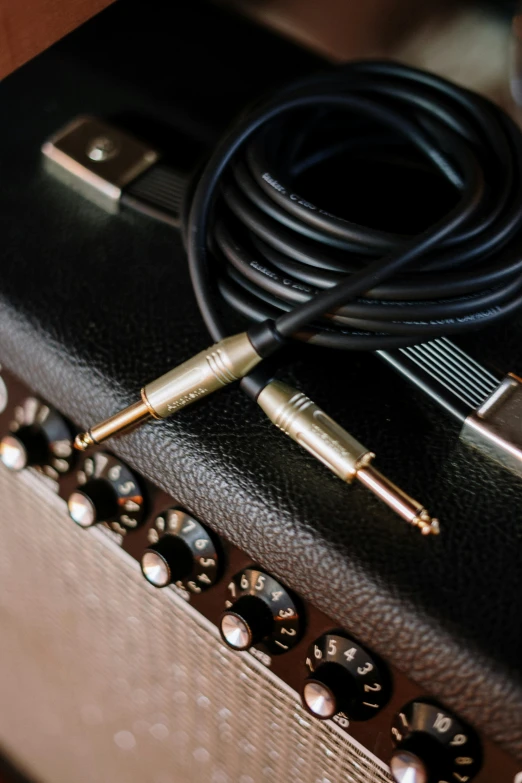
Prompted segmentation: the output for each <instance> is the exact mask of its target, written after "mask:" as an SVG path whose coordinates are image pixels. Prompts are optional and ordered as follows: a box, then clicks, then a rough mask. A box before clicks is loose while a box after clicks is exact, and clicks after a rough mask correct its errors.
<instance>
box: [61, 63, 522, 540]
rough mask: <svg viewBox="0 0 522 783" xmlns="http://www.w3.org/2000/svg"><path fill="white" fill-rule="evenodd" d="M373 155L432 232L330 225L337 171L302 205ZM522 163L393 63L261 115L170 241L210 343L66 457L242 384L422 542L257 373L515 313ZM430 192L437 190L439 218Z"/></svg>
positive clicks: (514, 151)
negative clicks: (180, 245) (289, 347)
mask: <svg viewBox="0 0 522 783" xmlns="http://www.w3.org/2000/svg"><path fill="white" fill-rule="evenodd" d="M383 156H384V158H388V159H390V158H392V159H393V160H394V161H396V162H397V161H398V162H399V170H400V167H401V166H402V168H403V170H404V171H405V170H406V169H407V168H408V166H411V165H413V166H416V167H417V168H418V169H419V171H421V172H425V173H427V177H426V186H425V187H424V188H420V190H419V192H418V194H416V196H418V200H420V201H423V202H424V205H425V211H426V212H427V214H428V215H430V216H431V220H428V222H427V223H426V225H425V226H423V227H422V228H421V229H420V230H419V231H418V232H416V233H408V231H407V230H405V231H403V232H402V233H397V232H396V231H394V230H393V226H391V227H387V228H386V230H384V229H383V228H382V227H380V226H376V227H374V226H369V225H367V224H364V223H362V222H358V221H357V220H350V219H349V217H350V216H348V217H346V216H345V215H344V213H343V212H342V211H340V212H339V213H336V212H335V211H334V210H332V208H331V206H329V203H328V202H330V203H333V201H335V199H333V200H332V198H330V197H329V191H330V190H333V189H335V190H336V193H337V195H336V197H337V198H338V195H339V192H341V195H342V194H343V192H344V193H345V194H346V195H347V197H348V196H349V197H350V198H351V199H352V201H353V199H354V196H353V193H351V190H350V188H351V183H350V176H349V172H348V175H347V176H346V177H345V179H342V178H341V176H340V175H339V174H338V175H337V176H336V175H335V173H334V176H333V177H332V182H331V185H332V187H331V188H330V187H329V183H328V182H327V183H326V187H325V183H324V182H323V183H321V187H320V188H319V190H320V191H321V193H314V192H311V190H312V189H309V190H307V191H306V192H303V191H300V188H299V184H300V183H301V182H304V181H306V177H307V176H308V177H310V175H311V178H312V180H313V178H314V174H315V173H316V172H317V171H318V170H320V169H321V167H324V166H325V165H326V166H328V165H330V167H332V165H333V166H334V167H335V165H336V163H337V162H338V161H340V160H341V158H343V157H344V159H346V158H347V159H348V160H351V161H352V162H355V161H358V162H359V164H360V161H361V160H362V161H363V162H364V161H367V162H368V163H371V162H372V160H373V161H374V162H375V161H377V162H378V161H379V160H380V159H382V158H383ZM521 164H522V145H521V134H520V131H519V129H518V128H517V126H516V125H515V124H514V123H513V122H512V121H511V119H510V118H509V117H508V116H507V115H505V114H504V113H503V112H502V111H501V110H500V109H499V108H498V107H496V106H494V105H493V104H492V103H490V102H489V101H487V100H486V99H485V98H482V97H481V96H479V95H476V94H474V93H471V92H469V91H467V90H465V89H463V88H460V87H458V86H456V85H453V84H451V83H449V82H447V81H445V80H444V79H441V78H439V77H437V76H434V75H432V74H428V73H426V72H424V71H420V70H417V69H413V68H409V67H406V66H402V65H398V64H396V63H393V62H370V61H368V62H358V63H352V64H349V65H346V66H344V67H341V68H338V69H336V70H333V71H329V72H326V73H324V74H320V75H318V76H316V77H313V78H310V79H307V80H304V81H302V82H300V83H297V84H293V85H290V86H289V87H286V88H284V89H282V90H280V91H279V92H277V93H275V94H274V95H273V96H271V97H270V98H269V99H268V100H267V101H264V102H261V103H259V104H257V105H256V106H254V107H253V108H251V110H250V111H249V112H248V113H247V114H245V115H244V116H243V117H241V118H240V119H239V121H238V122H237V123H236V124H235V125H234V127H233V128H232V129H231V130H230V131H229V133H228V134H226V135H225V137H224V138H223V139H222V141H221V142H220V143H219V144H218V146H217V148H216V149H215V151H214V153H213V154H212V156H211V158H210V160H209V161H208V163H207V165H206V167H205V169H204V170H203V173H202V174H201V177H200V178H199V180H198V182H197V183H196V184H195V186H194V187H193V188H192V191H191V195H190V199H189V201H188V205H187V210H186V219H185V221H184V226H183V231H184V239H185V244H186V248H187V253H188V259H189V267H190V273H191V278H192V282H193V287H194V291H195V294H196V298H197V301H198V305H199V308H200V310H201V314H202V316H203V319H204V321H205V323H206V325H207V328H208V330H209V332H210V334H211V336H212V337H213V339H214V340H216V341H217V345H215V346H212V347H211V348H210V349H208V350H206V351H203V352H202V353H201V354H198V356H196V357H193V359H190V360H188V361H187V362H185V363H184V364H182V365H181V366H180V367H178V368H176V369H175V370H172V371H171V372H170V373H167V374H166V375H165V376H163V377H162V378H160V379H158V380H156V381H154V382H152V383H151V384H148V385H147V386H145V387H144V389H143V390H142V399H141V401H140V402H138V403H136V404H135V405H133V406H131V407H130V408H128V409H126V410H125V411H123V412H121V413H119V414H116V415H115V416H113V417H111V419H109V420H107V421H106V422H102V423H101V424H99V425H96V426H95V427H93V428H91V429H90V430H89V431H88V432H86V433H82V434H81V435H79V436H78V438H77V440H76V446H77V448H79V449H81V450H84V449H86V448H87V447H88V446H90V445H92V444H93V443H100V442H102V441H103V440H105V439H106V438H108V437H111V436H112V435H115V434H117V433H119V432H121V431H122V430H124V429H126V428H128V427H129V426H131V425H134V424H136V423H139V422H141V421H144V420H145V419H147V418H149V417H150V416H153V417H155V418H164V417H166V416H169V415H171V414H172V413H174V412H176V411H178V410H180V409H181V408H183V407H185V406H186V405H188V404H190V403H191V402H192V401H194V400H196V399H198V398H200V397H203V396H205V395H207V394H209V393H211V392H212V391H214V390H216V389H218V388H220V387H222V386H223V385H226V384H227V383H230V382H232V381H234V380H239V379H241V378H243V381H242V387H243V389H244V390H245V391H246V392H247V393H248V394H249V395H250V396H251V397H253V398H254V399H256V400H257V401H258V402H259V404H260V405H261V407H262V408H263V410H265V412H266V413H267V414H268V415H269V417H270V418H271V420H272V421H273V422H274V423H276V424H277V426H279V427H280V428H281V429H282V430H283V431H284V432H286V433H287V434H289V435H291V436H292V437H293V438H294V439H295V440H297V441H298V442H299V443H300V444H301V445H302V446H304V447H305V448H306V449H307V450H308V451H310V452H311V453H313V454H314V455H315V456H316V457H318V458H319V459H320V460H321V461H322V462H324V463H326V464H327V465H328V466H329V467H330V469H331V470H333V471H334V472H335V473H336V474H337V475H339V476H341V477H342V478H344V479H345V480H347V481H351V480H352V479H353V478H357V479H359V480H361V481H362V482H363V483H365V484H366V486H369V487H370V488H371V489H372V490H373V491H374V492H376V494H378V495H379V496H380V497H381V498H382V499H383V500H384V501H385V502H387V503H388V505H390V506H391V507H392V508H394V510H396V511H397V512H398V513H399V514H400V515H401V516H402V517H403V518H404V519H406V520H407V521H408V522H410V523H411V524H413V525H416V526H418V527H419V528H420V529H421V530H422V532H424V533H430V532H431V533H433V532H438V523H437V520H433V519H432V518H431V516H430V515H429V514H428V513H427V512H426V510H425V509H424V507H423V506H421V505H420V504H418V503H417V502H416V501H413V500H412V499H411V498H408V496H406V495H405V494H404V493H402V491H401V490H399V489H398V488H397V487H395V486H394V485H392V484H391V483H390V482H388V480H387V479H384V477H382V476H381V475H380V474H378V472H377V471H375V470H374V468H373V466H371V465H370V462H371V460H372V458H373V456H374V455H373V454H372V453H371V452H369V451H368V450H366V449H365V448H364V447H362V446H361V444H358V443H357V441H354V439H353V438H351V436H349V435H348V433H346V432H345V431H344V430H342V429H341V428H340V427H339V426H338V425H337V424H336V423H335V422H333V421H332V420H331V419H329V417H327V416H326V415H325V414H323V413H322V412H321V411H319V409H317V406H315V404H314V403H312V402H311V401H310V400H308V398H306V397H305V396H304V395H303V394H301V393H299V392H297V391H296V390H293V389H291V387H288V386H287V385H286V384H282V383H281V382H280V381H273V380H272V379H271V376H270V374H269V373H267V372H266V371H264V367H263V366H261V367H258V365H260V363H261V361H262V360H263V359H265V358H267V357H269V356H271V355H273V354H275V353H276V352H277V351H278V350H279V348H280V347H281V346H282V345H286V344H288V341H291V340H301V341H304V342H308V343H313V344H316V345H318V346H323V347H328V348H338V349H343V350H371V351H383V352H388V351H391V350H394V349H404V348H407V347H408V346H414V345H416V344H418V343H422V342H425V341H427V340H433V339H434V338H439V337H443V336H446V335H450V334H458V333H461V332H466V331H470V330H472V329H477V328H479V327H483V326H486V325H488V324H491V323H494V322H496V321H497V320H498V319H500V318H503V317H506V316H508V315H510V314H512V313H514V312H516V311H517V309H518V308H519V307H520V305H521V304H522V258H521V256H520V254H519V253H518V251H517V249H516V243H515V241H514V240H515V239H516V238H517V235H518V232H519V228H520V218H521V204H522V198H521V196H522V193H521V176H520V173H521V171H522V166H521ZM370 168H371V167H370V166H369V169H370ZM339 170H341V168H339ZM430 176H431V179H430ZM433 176H435V178H436V179H437V181H438V183H439V184H440V182H444V183H445V186H446V188H447V199H446V203H445V204H444V209H443V210H440V208H439V214H437V215H435V217H434V218H433V210H430V200H431V198H430V197H431V188H432V187H433ZM316 180H317V178H316ZM340 180H341V181H340ZM372 187H374V188H375V189H376V190H378V189H379V182H378V180H376V181H375V182H372ZM397 190H398V191H399V190H400V189H399V188H398V189H397ZM325 193H326V197H325V198H324V200H323V201H322V200H321V199H322V197H324V196H325ZM341 215H342V216H341ZM230 307H232V308H233V309H234V310H235V311H236V312H238V313H240V314H242V315H244V316H246V317H247V318H248V319H249V320H250V321H251V322H253V325H252V326H250V328H249V329H248V331H247V332H246V333H244V334H240V335H236V336H234V337H227V335H228V329H227V327H226V323H225V315H224V314H225V313H226V311H227V309H228V308H230ZM256 367H257V368H258V369H257V370H256V369H255V368H256Z"/></svg>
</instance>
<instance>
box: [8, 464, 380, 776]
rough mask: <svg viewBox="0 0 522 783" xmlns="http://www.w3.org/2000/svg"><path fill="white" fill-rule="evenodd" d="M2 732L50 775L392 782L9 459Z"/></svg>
mask: <svg viewBox="0 0 522 783" xmlns="http://www.w3.org/2000/svg"><path fill="white" fill-rule="evenodd" d="M0 498H1V506H0V508H1V515H2V517H1V531H2V532H1V539H0V623H1V625H0V705H1V707H0V746H1V747H2V748H3V749H4V750H5V751H6V752H7V753H8V754H10V755H11V756H12V758H13V759H14V760H15V762H17V763H19V764H20V765H21V766H22V768H24V769H25V770H26V771H27V773H28V774H30V775H31V774H32V775H34V776H35V777H37V779H38V780H39V781H42V782H43V783H71V781H74V783H102V782H104V781H111V783H203V782H204V783H267V782H268V781H270V783H274V782H275V781H278V782H280V783H290V782H291V781H299V782H300V783H341V782H342V783H367V781H372V783H389V781H391V778H390V776H389V774H388V772H387V771H386V768H385V767H384V765H382V764H381V762H380V761H378V760H377V759H375V758H374V757H373V756H371V755H369V754H368V753H367V752H366V751H365V750H364V748H362V747H361V746H360V745H358V744H357V743H356V742H354V741H352V740H351V739H350V738H349V737H347V736H346V735H344V734H343V733H341V732H340V731H339V730H338V729H337V728H336V727H335V726H334V725H333V724H323V723H320V722H318V721H314V720H312V719H311V718H310V717H309V716H308V715H307V713H306V712H304V711H303V709H302V708H301V707H300V705H299V703H298V697H297V694H295V693H294V692H293V691H292V690H290V689H289V688H288V687H287V686H286V685H284V684H282V683H281V682H280V681H279V680H278V679H277V678H275V677H274V676H273V675H272V674H271V672H269V671H268V670H266V669H265V668H264V667H263V666H261V664H259V663H258V662H257V661H256V660H254V658H253V657H252V656H251V655H249V654H248V653H245V654H237V653H233V652H231V651H229V650H228V649H226V648H225V647H224V646H223V645H222V643H221V641H220V639H219V636H218V633H217V631H216V629H215V628H214V626H212V625H211V624H210V623H209V622H208V621H207V620H205V619H204V618H203V617H201V616H200V615H199V614H198V613H197V612H195V611H194V610H193V609H192V608H191V607H190V606H188V605H187V604H185V602H184V601H183V599H182V598H179V597H178V596H177V595H176V594H175V593H174V592H173V591H171V590H163V591H159V590H155V589H154V588H152V587H151V586H150V585H148V584H147V583H146V582H145V580H144V579H143V577H142V576H141V573H140V572H139V567H138V564H137V563H136V562H135V561H134V560H133V559H132V558H130V557H129V556H128V555H126V554H125V553H124V552H122V551H121V550H120V549H119V547H118V546H117V544H115V543H114V542H113V541H112V540H111V539H110V538H109V536H108V535H107V534H105V533H104V532H103V531H100V530H92V531H83V530H80V529H79V528H77V527H76V526H75V525H74V524H73V523H72V522H71V520H70V519H69V518H68V517H67V514H66V509H65V504H64V502H63V501H62V500H60V499H59V498H58V497H57V496H55V494H54V493H53V491H52V489H51V488H50V487H49V486H48V485H47V483H46V481H45V480H44V479H43V478H40V477H39V476H37V475H35V474H34V473H31V472H26V473H23V474H19V475H12V474H10V473H8V472H7V471H6V470H5V469H3V468H2V469H1V470H0Z"/></svg>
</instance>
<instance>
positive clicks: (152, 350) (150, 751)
mask: <svg viewBox="0 0 522 783" xmlns="http://www.w3.org/2000/svg"><path fill="white" fill-rule="evenodd" d="M316 67H317V62H316V61H315V60H314V58H313V57H312V56H311V55H309V54H307V53H305V52H304V51H301V50H299V49H297V48H294V47H293V46H292V45H291V44H289V43H288V42H285V41H283V40H280V39H278V38H276V37H274V36H272V35H271V34H270V33H268V32H265V31H262V30H261V29H259V28H256V27H254V26H252V25H250V24H249V23H247V22H245V21H244V20H241V19H240V18H236V17H234V16H228V15H227V14H226V13H224V12H223V11H221V10H218V9H215V8H212V7H209V6H206V5H205V4H200V3H195V2H194V3H186V4H179V5H177V6H176V8H170V9H168V10H167V9H165V8H164V7H163V4H162V3H160V2H159V0H158V2H150V3H148V4H147V6H146V12H145V11H144V6H143V4H141V3H138V2H132V1H129V2H127V3H119V4H116V5H115V6H114V7H112V8H110V9H109V10H107V11H106V12H104V13H103V14H101V15H100V16H99V17H98V18H97V19H95V20H92V21H91V22H89V23H88V24H87V25H85V26H84V27H83V28H82V29H80V30H78V31H77V32H75V33H74V34H72V35H71V36H69V37H68V38H67V39H65V40H64V41H63V42H61V43H60V44H58V45H56V46H55V47H53V48H52V49H51V50H49V51H48V52H46V53H45V54H43V55H41V56H40V57H39V58H37V60H35V61H34V62H32V63H30V64H29V65H27V66H25V67H24V68H22V69H21V70H20V71H19V72H18V73H16V74H14V75H12V76H11V77H9V78H8V79H7V80H6V81H5V82H4V83H3V85H2V87H1V91H2V92H1V95H2V105H3V107H4V117H8V118H9V120H8V121H7V120H5V119H4V122H3V123H2V126H1V128H0V138H1V139H2V144H1V145H0V158H1V171H2V177H1V181H2V188H1V190H0V225H1V236H2V263H1V265H0V297H1V307H0V361H1V362H2V370H1V373H0V375H1V381H0V425H1V428H2V435H3V438H4V439H3V441H2V444H3V445H2V462H3V464H0V498H1V512H2V524H1V538H0V543H1V546H0V586H1V589H0V623H1V626H0V627H1V634H0V640H1V641H0V702H1V704H2V709H1V710H0V747H1V749H2V752H3V754H4V755H5V756H6V757H7V758H8V759H10V760H11V761H12V763H13V764H14V765H15V766H16V767H17V768H19V769H20V770H21V771H22V773H23V774H24V775H26V776H27V778H28V779H30V780H38V781H41V782H42V783H70V781H72V780H74V781H76V783H100V781H109V780H110V781H114V782H115V783H138V781H139V782H140V783H143V781H147V783H200V782H203V781H205V782H208V783H268V782H270V783H272V782H273V781H289V782H290V781H296V782H297V781H299V782H300V783H390V782H391V781H394V780H396V781H399V782H400V783H471V781H476V783H521V781H522V682H521V676H520V675H521V660H522V579H521V576H520V572H521V569H520V554H519V552H520V541H521V520H520V513H519V508H520V501H521V499H522V486H521V485H520V480H519V479H518V478H517V477H515V476H512V475H511V474H509V473H508V472H507V471H505V470H503V469H502V468H501V467H497V466H496V465H493V464H491V463H489V462H487V461H486V460H485V459H484V458H482V457H481V456H480V455H477V454H475V453H474V452H471V451H470V450H468V448H467V447H466V446H465V445H464V444H459V445H457V444H458V439H457V434H458V433H457V432H456V431H455V430H454V428H453V427H452V425H451V424H450V423H448V422H446V421H444V423H443V424H444V426H442V425H441V420H440V415H441V414H440V412H439V411H438V410H437V409H436V408H435V407H434V406H433V405H432V404H431V403H430V402H429V401H428V400H427V399H424V398H422V397H420V396H419V395H418V394H417V393H416V392H414V391H412V390H410V389H409V388H407V387H406V386H405V385H404V382H403V380H402V379H401V378H399V377H396V376H395V375H393V374H392V373H391V371H390V370H388V369H387V368H386V367H384V366H383V365H381V364H380V363H379V362H378V360H377V359H375V358H374V357H372V356H367V355H357V356H355V355H350V356H347V357H343V358H342V360H339V359H338V358H337V357H336V358H335V361H334V362H332V361H331V360H329V361H326V360H325V359H324V358H323V354H322V353H321V354H309V353H303V354H302V356H300V358H299V359H297V360H296V361H295V362H294V364H293V365H292V366H291V367H290V369H289V371H288V372H289V374H290V375H291V377H292V380H293V382H294V383H295V384H296V385H297V386H299V387H300V388H303V389H305V390H306V391H307V393H310V394H311V395H313V396H314V398H315V399H317V400H318V401H319V402H321V403H324V405H325V407H327V409H328V410H329V411H331V412H332V413H333V415H335V416H336V418H337V420H338V421H341V422H342V423H343V425H345V426H346V427H347V428H348V429H350V430H351V431H352V432H353V433H354V434H356V435H357V437H360V438H361V439H363V440H364V442H367V443H369V444H370V445H371V447H372V448H375V450H378V451H379V455H380V460H381V463H382V464H384V463H386V464H387V466H388V473H389V474H390V475H391V476H392V478H394V479H395V480H397V481H398V482H402V483H403V484H404V485H407V486H408V488H411V489H412V491H414V492H415V494H416V495H417V496H420V497H423V498H429V499H430V507H433V509H434V510H435V511H437V513H438V515H439V516H440V520H441V528H442V533H441V535H440V536H439V537H438V538H433V539H432V538H423V537H422V536H420V535H419V534H418V532H416V531H415V530H413V529H411V528H408V527H407V526H406V525H404V524H403V523H402V522H401V521H399V520H398V519H397V518H396V517H395V516H394V515H393V514H392V513H391V512H390V511H389V509H387V508H386V507H384V506H383V505H381V504H380V503H379V502H378V501H377V500H376V499H375V498H373V497H371V496H369V495H368V494H367V493H365V492H364V489H363V488H362V487H361V488H357V487H346V486H345V485H344V484H342V483H341V482H340V481H338V480H337V479H335V478H334V477H332V476H330V475H329V474H328V473H327V472H325V471H324V470H323V468H322V466H320V465H319V464H317V463H316V462H315V461H314V460H311V459H310V458H309V457H308V455H306V454H305V453H301V452H300V450H299V449H296V448H295V447H294V446H293V444H292V443H291V442H290V441H287V440H286V439H283V438H281V437H280V435H279V434H278V432H277V431H275V429H274V428H271V427H270V425H269V424H268V423H267V422H265V421H264V420H263V419H262V417H261V414H260V412H259V411H258V410H257V409H256V407H255V406H253V405H251V404H250V403H249V402H248V401H247V400H245V399H244V398H243V397H242V395H241V393H240V391H239V390H238V389H235V388H230V389H228V390H226V391H224V392H223V393H221V394H220V395H215V396H214V397H213V398H212V399H210V400H206V401H202V402H200V403H197V404H195V405H194V406H193V407H192V408H190V409H189V410H186V411H183V412H181V413H180V414H179V415H178V416H176V417H174V418H173V419H172V420H169V421H167V422H162V423H155V424H151V425H147V426H145V427H142V428H140V429H139V430H136V431H134V432H132V433H130V434H129V435H126V436H125V437H124V438H121V439H119V440H115V441H111V442H109V444H108V447H107V448H105V446H103V447H98V448H95V449H93V450H92V451H90V452H87V454H86V455H82V456H80V455H75V453H73V451H72V449H71V447H70V438H71V436H74V434H75V432H77V431H78V430H79V429H80V428H81V427H85V426H86V425H88V424H89V423H91V422H92V421H94V420H98V419H101V418H103V417H106V416H108V415H110V414H111V413H113V412H114V411H115V410H118V409H119V408H120V407H123V406H124V405H126V404H128V403H129V402H130V401H132V400H133V398H134V397H135V395H136V391H137V390H138V389H139V388H140V386H141V385H142V383H143V381H144V380H147V379H149V378H154V377H156V376H157V375H159V374H161V373H162V372H164V371H165V370H166V369H168V368H169V367H171V366H174V365H175V364H177V363H179V362H180V361H182V360H183V359H184V358H186V357H187V356H190V355H192V354H193V353H195V352H196V351H197V350H198V349H200V348H201V347H203V346H204V345H206V343H207V342H208V337H207V335H206V334H205V330H204V327H203V325H202V323H201V321H200V318H199V315H198V311H197V307H196V303H195V301H194V298H193V295H192V290H191V286H190V281H189V278H188V271H187V267H186V261H185V258H184V255H183V249H182V244H181V240H180V237H179V235H178V234H177V232H176V230H174V229H173V228H172V227H169V226H166V225H162V224H160V223H157V222H154V221H152V220H151V219H150V218H148V217H146V216H143V215H139V214H133V213H131V212H124V211H122V212H120V213H118V214H116V215H113V214H111V215H109V214H107V213H105V212H103V210H101V209H99V207H97V206H96V205H94V204H91V203H89V202H88V201H86V200H85V199H84V198H83V197H82V196H81V195H79V194H76V193H74V192H73V191H71V190H69V189H68V188H67V187H66V186H65V185H64V184H62V183H60V182H58V181H56V180H55V179H53V178H52V177H50V176H49V174H48V173H47V172H46V171H45V170H44V168H43V166H42V164H41V159H40V147H41V144H42V142H43V141H44V140H45V139H46V138H48V137H49V136H50V135H51V133H53V132H54V131H55V130H56V129H57V128H59V127H60V126H62V125H63V124H65V122H67V121H68V120H69V119H70V118H71V117H74V116H76V115H78V114H80V113H90V114H94V115H98V116H105V117H110V118H111V119H114V120H116V121H118V122H119V123H120V124H123V125H124V126H125V127H129V128H131V129H133V130H135V131H136V132H137V133H139V131H140V128H141V129H142V130H143V129H144V128H146V131H144V132H143V135H145V136H146V137H147V138H148V139H150V138H151V134H152V136H153V137H155V138H153V141H155V142H156V143H158V144H159V145H162V144H163V146H164V148H166V149H170V150H174V153H175V155H176V156H177V159H176V164H177V165H178V166H183V165H185V166H186V168H187V169H189V168H191V167H192V166H193V164H194V162H195V161H196V160H197V157H198V155H200V154H201V152H202V151H204V150H205V149H208V148H209V147H210V146H211V145H212V144H213V142H214V140H215V139H216V138H217V136H218V134H219V132H220V130H222V128H223V126H224V125H225V124H226V123H227V122H228V121H230V119H231V117H232V116H233V114H234V112H236V111H238V110H239V109H240V107H241V106H242V105H244V104H245V103H246V102H247V101H248V100H250V99H251V98H252V96H253V94H259V93H261V92H262V91H263V90H266V89H268V88H269V87H270V86H271V85H273V84H276V83H278V82H280V81H281V80H283V79H287V78H290V77H294V76H296V75H298V74H304V73H307V72H308V71H310V70H313V69H314V68H316ZM174 141H175V143H174ZM521 332H522V328H521V325H520V324H519V323H516V322H513V321H511V322H509V323H508V324H506V325H505V326H502V327H496V328H495V329H492V330H490V331H488V332H485V333H484V334H483V335H482V336H481V340H480V345H474V344H473V341H468V343H467V346H466V347H467V349H468V350H469V351H470V352H473V351H475V352H477V351H480V358H481V360H482V361H484V362H487V363H489V364H490V365H491V366H496V365H498V366H500V367H504V369H505V367H507V366H509V367H516V366H517V363H518V367H520V365H521V364H522V355H521V352H520V347H519V346H520V344H521V342H520V337H521ZM335 362H337V364H335ZM341 373H342V374H343V377H344V378H345V383H343V388H342V389H340V387H339V384H338V383H336V380H337V379H338V377H339V374H341Z"/></svg>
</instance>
